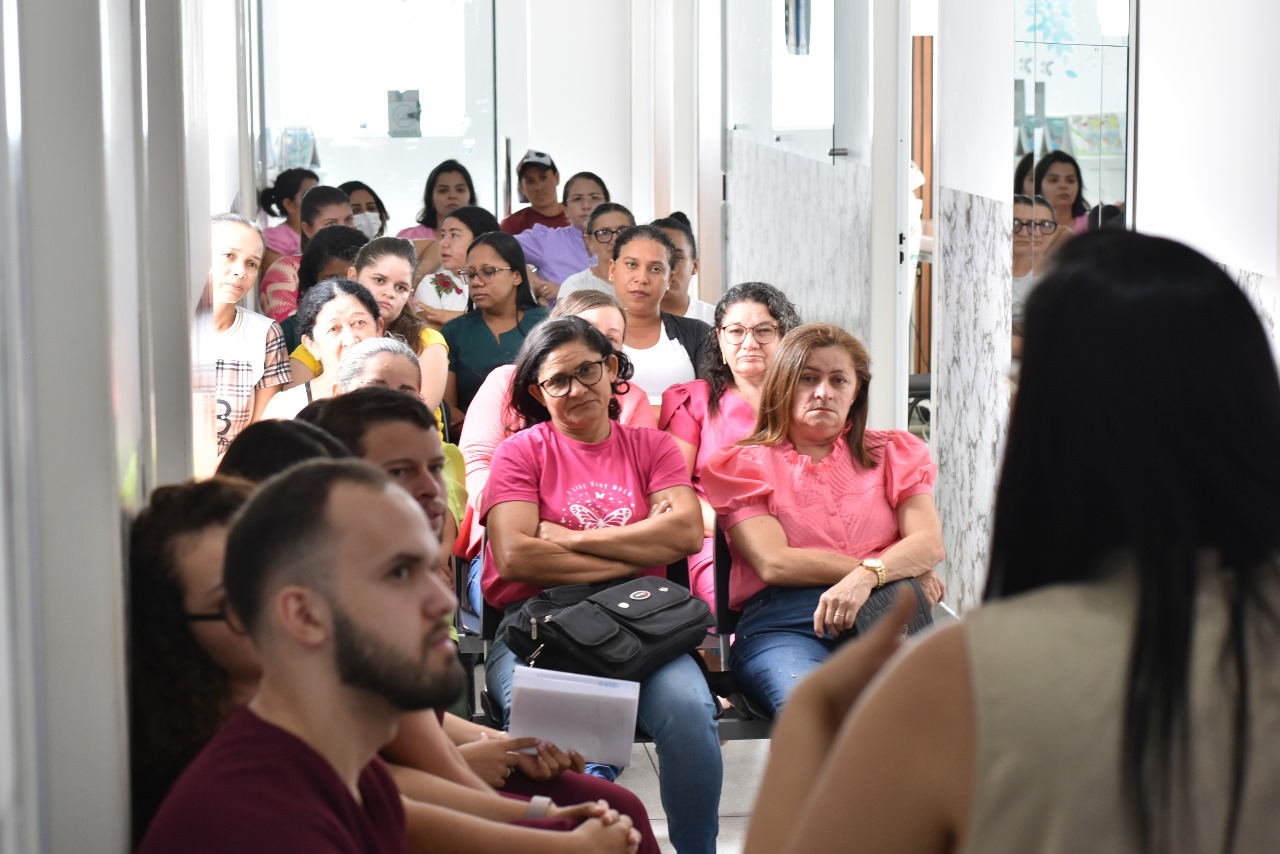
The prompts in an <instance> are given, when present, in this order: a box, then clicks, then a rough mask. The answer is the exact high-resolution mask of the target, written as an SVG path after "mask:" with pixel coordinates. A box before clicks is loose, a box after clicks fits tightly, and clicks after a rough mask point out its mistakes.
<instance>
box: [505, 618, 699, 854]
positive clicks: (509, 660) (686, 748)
mask: <svg viewBox="0 0 1280 854" xmlns="http://www.w3.org/2000/svg"><path fill="white" fill-rule="evenodd" d="M504 623H505V621H504ZM505 637H506V632H505V625H503V626H499V627H498V638H497V640H496V641H494V644H493V649H492V650H491V651H490V655H489V660H488V662H487V663H486V664H485V674H484V679H485V685H486V686H487V687H488V689H489V697H490V699H492V700H494V701H496V702H497V703H498V705H499V707H500V708H501V709H502V714H503V726H504V727H505V726H506V723H507V718H509V717H510V706H511V682H512V679H513V676H512V674H513V673H514V671H515V667H516V665H517V664H523V663H524V662H523V661H522V660H520V659H519V658H518V657H517V656H516V654H515V653H514V652H512V651H511V650H510V649H509V648H508V647H507V644H506V640H505ZM714 715H715V705H714V702H713V700H712V697H711V691H710V690H709V689H708V688H707V680H706V679H705V678H703V676H702V670H701V668H699V667H698V665H697V663H696V662H695V661H694V660H693V659H692V658H690V657H689V656H687V655H682V656H680V657H679V658H677V659H676V660H675V661H672V662H670V663H669V664H665V665H663V666H662V667H660V668H658V669H657V670H656V671H654V672H653V673H652V674H651V675H650V676H649V678H647V679H645V680H644V681H643V682H641V683H640V708H639V711H638V714H637V722H638V724H639V727H640V729H642V730H643V731H644V732H646V733H648V734H649V735H650V736H651V737H652V738H653V742H654V746H655V747H656V748H657V750H658V776H659V779H658V785H659V788H660V789H661V792H662V808H663V809H664V810H666V813H667V821H668V822H669V825H668V829H669V832H670V838H671V843H672V844H673V845H674V846H675V847H676V850H677V851H679V852H680V854H714V852H715V850H716V836H717V835H718V834H719V832H720V819H719V815H718V814H719V812H720V786H721V782H722V778H723V776H724V775H723V771H724V769H723V766H722V762H721V756H720V735H719V730H718V729H717V727H716V722H715V718H714Z"/></svg>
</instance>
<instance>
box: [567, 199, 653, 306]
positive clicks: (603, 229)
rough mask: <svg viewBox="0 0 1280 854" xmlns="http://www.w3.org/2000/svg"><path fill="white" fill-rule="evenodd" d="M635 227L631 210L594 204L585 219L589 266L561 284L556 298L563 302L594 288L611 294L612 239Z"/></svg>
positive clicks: (614, 203)
mask: <svg viewBox="0 0 1280 854" xmlns="http://www.w3.org/2000/svg"><path fill="white" fill-rule="evenodd" d="M635 224H636V218H635V217H634V216H632V215H631V211H629V210H627V209H626V208H625V207H624V206H622V205H620V204H618V203H617V202H605V203H604V204H601V205H597V206H596V208H595V210H593V211H592V212H591V216H589V217H587V227H586V228H587V231H586V233H587V254H589V255H591V256H592V265H591V266H590V267H588V268H587V269H585V270H583V271H582V272H580V273H574V274H573V275H572V276H570V277H569V278H567V279H565V280H564V281H563V282H561V283H560V292H559V294H558V295H557V296H556V299H564V298H565V297H567V296H568V295H569V294H571V293H573V292H574V291H585V290H588V289H594V290H597V291H603V292H605V293H607V294H610V295H612V294H613V283H612V282H610V281H609V265H610V263H611V262H612V260H613V255H612V249H613V240H614V238H616V237H617V236H618V235H619V234H621V233H622V231H623V229H626V228H629V227H630V226H633V225H635Z"/></svg>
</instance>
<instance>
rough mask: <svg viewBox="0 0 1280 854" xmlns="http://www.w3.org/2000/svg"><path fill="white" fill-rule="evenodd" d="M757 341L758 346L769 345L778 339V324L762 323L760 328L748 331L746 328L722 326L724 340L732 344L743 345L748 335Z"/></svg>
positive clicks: (736, 325)
mask: <svg viewBox="0 0 1280 854" xmlns="http://www.w3.org/2000/svg"><path fill="white" fill-rule="evenodd" d="M748 333H750V334H751V337H752V338H754V339H755V340H756V343H757V344H768V343H769V342H770V341H772V340H773V339H775V338H777V337H778V324H776V323H762V324H760V325H759V326H753V327H751V328H750V329H748V328H747V327H745V326H739V325H738V324H736V323H735V324H734V325H733V326H721V327H720V334H721V335H723V336H724V340H726V341H728V342H729V343H730V344H741V343H742V342H743V341H745V340H747V334H748Z"/></svg>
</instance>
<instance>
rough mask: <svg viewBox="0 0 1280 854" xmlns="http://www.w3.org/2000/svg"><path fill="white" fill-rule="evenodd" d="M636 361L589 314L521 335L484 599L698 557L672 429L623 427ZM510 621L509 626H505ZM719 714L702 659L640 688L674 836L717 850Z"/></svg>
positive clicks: (494, 686)
mask: <svg viewBox="0 0 1280 854" xmlns="http://www.w3.org/2000/svg"><path fill="white" fill-rule="evenodd" d="M630 375H631V365H630V362H629V361H628V360H627V357H626V356H625V355H624V354H622V353H620V352H618V351H617V350H615V349H614V346H613V344H612V343H611V342H610V341H609V339H608V338H606V337H605V336H604V334H603V333H601V332H600V331H599V330H598V329H596V328H595V327H593V326H592V325H591V324H589V323H588V322H587V321H586V320H583V319H582V318H580V317H565V318H559V319H555V320H547V321H544V322H543V323H541V324H539V325H538V326H536V327H535V328H534V329H533V331H532V332H530V333H529V336H528V337H527V338H526V339H525V342H524V345H523V346H522V347H521V350H520V355H519V357H518V358H517V360H516V369H515V376H514V378H513V380H512V384H511V389H512V399H511V405H512V408H513V409H514V410H515V411H516V413H517V414H519V415H520V416H521V417H522V419H523V421H524V423H525V424H527V425H530V426H528V427H526V428H524V429H523V430H521V431H520V432H518V433H516V434H515V435H513V436H511V437H510V438H509V439H506V440H505V441H503V442H502V443H501V444H500V445H499V446H498V449H497V450H496V451H495V452H494V455H493V463H492V466H491V468H490V470H489V481H488V484H487V485H486V487H485V494H484V498H483V500H482V503H481V505H480V521H481V522H482V523H483V524H484V525H485V526H486V528H487V530H488V533H489V542H488V545H487V547H486V551H485V565H484V573H483V579H482V587H483V589H484V596H485V599H486V600H488V601H489V603H490V604H492V605H495V606H497V607H499V608H503V609H504V610H505V611H506V614H507V615H508V617H510V616H511V615H514V613H515V611H516V610H517V609H518V607H519V606H520V604H521V603H523V602H524V600H525V599H528V598H529V597H530V596H533V595H535V594H537V593H540V592H541V591H542V590H543V589H545V588H547V587H555V586H560V585H565V584H581V583H592V582H601V581H610V580H614V579H622V578H627V577H630V576H635V575H641V574H644V575H661V574H663V573H664V572H665V566H666V564H668V563H671V562H672V561H676V560H679V559H680V558H683V557H687V556H688V555H691V554H694V553H695V552H697V551H698V549H700V548H701V547H702V516H701V511H700V507H699V504H698V498H697V496H696V495H695V494H694V491H693V488H692V487H691V486H690V485H689V475H688V472H687V471H686V469H685V464H684V458H683V457H682V456H681V454H680V451H679V449H678V448H677V447H676V444H675V440H674V439H672V438H671V437H670V436H668V435H666V434H665V433H661V432H659V431H657V430H652V429H648V428H635V427H628V426H626V425H623V424H619V423H618V422H617V421H616V418H617V416H618V412H619V406H618V402H617V400H616V399H615V395H618V394H620V393H621V392H622V391H623V389H622V388H621V386H622V385H624V384H625V383H626V380H627V378H628V377H630ZM504 623H505V619H504ZM505 637H506V634H505V631H504V629H503V627H502V626H499V628H498V632H497V639H496V641H495V642H494V645H493V648H492V650H491V654H490V656H489V660H488V662H487V664H486V668H485V681H486V683H487V685H488V688H489V696H490V698H492V699H494V700H496V702H497V703H498V705H499V706H500V707H501V708H503V709H504V710H505V711H504V715H505V714H509V707H510V697H511V682H512V674H513V672H514V670H515V667H516V665H517V664H520V663H522V662H520V661H519V660H518V659H517V657H516V655H515V654H514V653H513V652H512V651H511V650H510V648H508V647H507V645H506V643H505ZM715 711H716V708H715V704H714V703H713V702H712V699H711V693H710V692H709V691H708V690H707V687H706V682H705V681H704V679H703V677H702V672H701V670H700V669H699V667H698V664H697V663H696V662H695V661H694V660H693V658H692V656H688V655H682V656H680V657H678V658H676V659H675V660H673V661H669V662H667V663H666V664H664V665H662V666H661V667H659V668H658V669H657V670H656V671H654V672H653V673H652V674H650V675H649V676H648V677H646V678H645V679H644V680H643V681H642V682H641V683H640V702H639V707H638V709H637V715H636V721H637V724H638V726H639V728H640V729H641V730H643V731H645V732H647V733H648V734H649V735H651V736H652V737H653V740H654V745H655V746H656V748H657V751H658V757H659V762H660V771H659V785H660V786H661V789H662V802H663V804H664V805H666V807H667V819H668V822H669V828H670V837H671V841H672V843H673V844H674V845H675V847H676V848H677V850H679V851H682V852H705V854H711V852H714V851H715V839H716V832H717V826H718V819H717V814H718V809H719V802H720V786H721V782H722V770H723V766H722V762H721V756H720V742H719V735H718V731H717V729H716V724H715V719H714V715H715Z"/></svg>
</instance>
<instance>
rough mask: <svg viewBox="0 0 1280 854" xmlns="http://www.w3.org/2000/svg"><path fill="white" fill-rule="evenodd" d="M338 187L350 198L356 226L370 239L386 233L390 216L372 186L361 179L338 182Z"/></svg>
mask: <svg viewBox="0 0 1280 854" xmlns="http://www.w3.org/2000/svg"><path fill="white" fill-rule="evenodd" d="M338 189H339V190H341V191H342V192H344V193H346V194H347V198H349V199H350V200H351V212H352V214H353V215H354V219H355V227H356V228H358V229H360V230H361V231H363V232H364V233H365V236H366V237H368V238H369V239H370V240H373V239H374V238H375V237H381V236H382V235H383V234H385V233H386V231H387V220H388V219H390V218H391V217H390V215H389V214H388V213H387V208H386V205H384V204H382V199H381V198H379V196H378V194H377V193H375V192H374V191H373V188H372V187H370V186H369V185H368V184H366V183H364V182H363V181H347V182H345V183H342V184H339V185H338Z"/></svg>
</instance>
